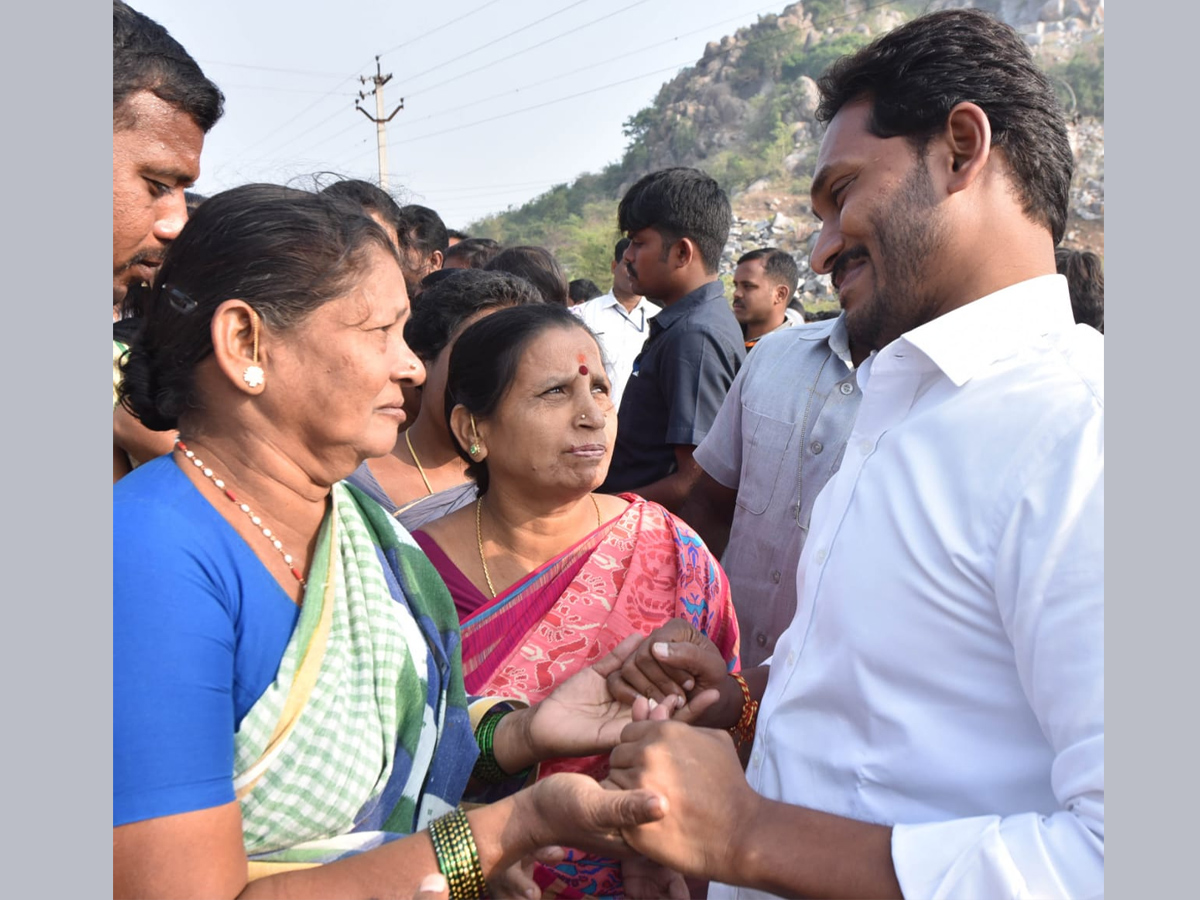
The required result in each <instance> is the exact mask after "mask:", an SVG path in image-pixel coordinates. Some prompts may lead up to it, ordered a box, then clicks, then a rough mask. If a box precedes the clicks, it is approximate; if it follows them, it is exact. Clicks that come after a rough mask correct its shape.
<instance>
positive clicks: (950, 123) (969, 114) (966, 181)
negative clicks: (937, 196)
mask: <svg viewBox="0 0 1200 900" xmlns="http://www.w3.org/2000/svg"><path fill="white" fill-rule="evenodd" d="M940 143H941V144H942V146H943V147H944V150H945V153H944V155H945V158H946V160H947V162H948V165H949V172H948V173H946V174H947V182H946V187H947V190H949V192H950V193H955V192H957V191H961V190H965V189H966V188H967V187H969V186H970V185H971V183H972V182H973V181H974V180H975V179H976V178H978V177H979V174H980V173H981V172H982V171H983V169H984V167H985V166H986V165H987V162H988V160H989V159H990V158H991V152H992V123H991V122H990V121H989V120H988V117H987V113H985V112H984V111H983V110H982V109H981V108H980V107H978V106H977V105H975V104H974V103H970V102H966V101H964V102H962V103H959V104H957V105H956V106H955V107H954V108H953V109H951V110H950V115H949V116H947V117H946V127H945V130H944V131H943V133H942V135H941V139H940Z"/></svg>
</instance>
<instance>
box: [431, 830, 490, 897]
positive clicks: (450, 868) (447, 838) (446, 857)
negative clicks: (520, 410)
mask: <svg viewBox="0 0 1200 900" xmlns="http://www.w3.org/2000/svg"><path fill="white" fill-rule="evenodd" d="M429 840H430V841H431V842H432V844H433V853H434V856H435V857H436V858H437V864H438V868H439V869H440V870H441V872H442V874H443V875H445V876H446V882H447V883H448V885H449V887H450V900H475V898H479V897H487V896H488V893H487V882H486V881H485V880H484V877H483V865H482V864H481V863H480V861H479V848H478V847H476V845H475V836H474V835H473V834H472V833H471V823H470V822H469V821H468V820H467V814H466V813H465V812H463V811H462V810H461V809H455V810H453V811H451V812H449V813H447V814H446V815H444V816H442V817H441V818H440V819H437V820H436V821H434V822H433V823H432V824H431V825H430V826H429Z"/></svg>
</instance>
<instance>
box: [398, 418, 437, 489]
mask: <svg viewBox="0 0 1200 900" xmlns="http://www.w3.org/2000/svg"><path fill="white" fill-rule="evenodd" d="M404 443H406V444H408V452H409V453H411V454H412V458H413V462H415V463H416V464H417V471H418V472H420V473H421V480H422V481H423V482H425V490H426V491H428V492H429V493H430V494H432V493H433V488H432V487H430V486H429V479H428V478H426V477H425V469H424V468H422V466H421V461H420V460H419V459H417V451H416V450H414V449H413V445H412V438H410V437H409V436H408V429H407V428H406V429H404Z"/></svg>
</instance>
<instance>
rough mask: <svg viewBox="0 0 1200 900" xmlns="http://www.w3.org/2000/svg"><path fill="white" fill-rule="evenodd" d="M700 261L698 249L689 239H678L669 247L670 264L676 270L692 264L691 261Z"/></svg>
mask: <svg viewBox="0 0 1200 900" xmlns="http://www.w3.org/2000/svg"><path fill="white" fill-rule="evenodd" d="M699 259H700V248H699V247H697V246H696V242H695V241H693V240H692V239H691V238H686V237H685V238H680V239H679V240H677V241H676V242H675V244H674V245H673V246H672V247H671V262H673V263H674V264H675V266H676V267H677V268H680V269H684V268H687V267H688V266H690V265H691V264H692V261H693V260H697V261H698V260H699Z"/></svg>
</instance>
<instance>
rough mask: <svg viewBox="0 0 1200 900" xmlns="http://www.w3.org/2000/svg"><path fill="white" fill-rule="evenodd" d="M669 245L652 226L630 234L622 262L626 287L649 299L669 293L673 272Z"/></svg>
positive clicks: (659, 297) (666, 295)
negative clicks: (627, 275) (627, 280)
mask: <svg viewBox="0 0 1200 900" xmlns="http://www.w3.org/2000/svg"><path fill="white" fill-rule="evenodd" d="M670 249H671V248H670V246H669V245H668V244H667V242H666V241H664V240H663V238H662V235H661V234H659V233H658V232H657V231H655V230H654V229H653V228H643V229H642V230H641V231H635V232H634V233H633V234H631V235H629V246H628V247H627V248H626V249H625V255H624V257H622V260H621V261H622V262H623V263H624V264H625V270H626V272H627V273H628V274H629V286H630V288H631V289H632V290H633V292H634V293H635V294H640V295H641V296H643V297H649V298H650V299H651V300H654V299H661V298H662V297H668V296H670V295H671V275H672V274H673V271H672V268H671V264H670V260H669V257H668V253H669V251H670Z"/></svg>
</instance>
